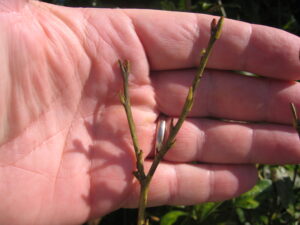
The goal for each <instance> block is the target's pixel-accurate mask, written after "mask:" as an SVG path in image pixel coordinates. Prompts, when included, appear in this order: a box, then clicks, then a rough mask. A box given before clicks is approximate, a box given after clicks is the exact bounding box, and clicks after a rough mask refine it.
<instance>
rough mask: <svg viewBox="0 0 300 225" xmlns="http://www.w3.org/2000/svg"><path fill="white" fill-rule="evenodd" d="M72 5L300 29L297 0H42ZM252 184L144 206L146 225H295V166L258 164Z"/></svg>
mask: <svg viewBox="0 0 300 225" xmlns="http://www.w3.org/2000/svg"><path fill="white" fill-rule="evenodd" d="M45 2H49V3H54V4H59V5H65V6H75V7H78V6H80V7H126V8H152V9H164V10H177V11H191V12H200V13H209V14H214V15H222V14H224V13H225V14H226V16H227V17H228V18H232V19H238V20H242V21H247V22H251V23H258V24H264V25H269V26H273V27H277V28H281V29H284V30H287V31H289V32H292V33H294V34H297V35H299V34H300V1H299V0H249V1H247V0H246V1H245V0H223V2H222V1H221V0H205V1H203V0H197V1H193V0H126V1H125V0H45ZM258 168H259V178H260V180H259V181H258V183H257V185H256V186H255V187H254V188H253V189H252V190H251V191H249V192H247V193H245V194H243V195H242V196H240V197H238V198H235V199H232V200H228V201H224V202H217V203H215V202H211V203H204V204H198V205H194V206H162V207H155V208H150V209H148V213H149V217H150V224H152V225H158V224H160V225H187V224H188V225H200V224H201V225H225V224H226V225H252V224H253V225H267V224H268V225H300V169H299V165H285V166H269V165H264V166H263V165H258ZM135 221H136V210H132V209H120V210H118V211H116V212H113V213H111V214H110V215H107V216H105V217H104V218H102V219H101V221H100V222H99V224H101V225H116V224H118V225H134V224H135Z"/></svg>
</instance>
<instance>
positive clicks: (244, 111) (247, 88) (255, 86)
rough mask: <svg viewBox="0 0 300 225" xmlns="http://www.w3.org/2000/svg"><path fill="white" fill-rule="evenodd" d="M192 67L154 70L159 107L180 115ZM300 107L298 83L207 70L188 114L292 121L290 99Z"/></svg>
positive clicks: (192, 71)
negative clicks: (176, 69) (187, 68)
mask: <svg viewBox="0 0 300 225" xmlns="http://www.w3.org/2000/svg"><path fill="white" fill-rule="evenodd" d="M195 73H196V72H195V71H194V70H180V71H164V72H162V71H160V72H153V75H152V84H153V87H154V90H155V93H156V101H157V104H158V109H159V111H161V112H163V113H164V114H166V115H170V116H179V114H180V111H181V108H182V106H183V104H184V101H185V99H186V95H187V92H188V87H189V86H190V85H191V83H192V79H193V77H194V75H195ZM290 102H294V103H295V104H296V106H297V107H300V84H299V83H296V82H292V81H281V82H280V81H278V80H274V79H263V78H254V77H247V76H241V75H237V74H234V73H232V72H225V71H217V70H209V71H207V72H206V74H205V75H204V77H203V78H202V79H201V82H200V86H199V89H198V91H197V92H196V99H195V104H194V105H193V109H192V112H191V113H190V116H202V117H204V116H210V117H218V118H224V119H231V120H242V121H267V122H272V123H283V124H291V121H292V114H291V111H290V107H289V103H290Z"/></svg>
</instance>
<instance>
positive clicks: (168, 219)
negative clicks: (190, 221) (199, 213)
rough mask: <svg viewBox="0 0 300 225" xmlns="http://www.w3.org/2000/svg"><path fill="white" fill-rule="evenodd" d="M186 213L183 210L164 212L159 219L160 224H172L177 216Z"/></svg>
mask: <svg viewBox="0 0 300 225" xmlns="http://www.w3.org/2000/svg"><path fill="white" fill-rule="evenodd" d="M185 215H187V213H186V212H184V211H171V212H168V213H167V214H165V215H164V216H163V217H162V218H161V221H160V225H172V224H174V223H175V222H176V221H177V220H178V218H179V217H181V216H185Z"/></svg>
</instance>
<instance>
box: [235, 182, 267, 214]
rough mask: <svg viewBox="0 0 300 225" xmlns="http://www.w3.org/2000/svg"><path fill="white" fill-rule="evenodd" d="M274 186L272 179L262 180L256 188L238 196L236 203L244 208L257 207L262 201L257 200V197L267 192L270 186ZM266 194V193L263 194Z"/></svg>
mask: <svg viewBox="0 0 300 225" xmlns="http://www.w3.org/2000/svg"><path fill="white" fill-rule="evenodd" d="M271 186H272V181H271V180H268V179H264V180H260V181H259V182H258V184H257V185H256V186H254V188H252V189H251V190H250V191H248V192H246V193H245V194H243V195H241V196H240V197H238V198H236V200H235V202H234V204H235V207H239V208H243V209H255V208H257V207H258V206H259V205H260V203H259V202H258V201H257V200H256V198H257V197H258V196H260V195H263V193H265V192H267V190H268V189H269V188H271ZM263 196H265V195H263Z"/></svg>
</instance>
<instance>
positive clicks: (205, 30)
mask: <svg viewBox="0 0 300 225" xmlns="http://www.w3.org/2000/svg"><path fill="white" fill-rule="evenodd" d="M125 12H126V14H127V15H128V16H129V17H130V18H131V19H132V22H133V24H134V27H135V30H136V32H137V34H138V36H139V38H140V40H141V42H142V44H143V46H144V48H145V52H146V54H147V57H148V60H149V64H150V69H151V70H171V69H183V68H191V67H195V66H197V64H198V62H199V58H200V54H199V51H200V50H201V49H203V48H205V47H206V44H207V42H208V39H209V36H210V23H211V20H212V19H213V18H214V16H210V15H204V14H193V13H182V12H167V11H155V10H125ZM299 48H300V38H299V37H297V36H295V35H293V34H290V33H287V32H285V31H283V30H279V29H275V28H271V27H267V26H262V25H254V24H249V23H244V22H240V21H235V20H230V19H226V20H225V21H224V26H223V31H222V35H221V38H220V39H219V40H218V41H217V43H216V44H215V47H214V50H213V53H212V55H211V58H210V60H209V63H208V67H209V68H214V69H222V70H243V71H249V72H252V73H255V74H259V75H262V76H267V77H273V78H277V79H285V80H297V79H300V72H299V71H300V61H299Z"/></svg>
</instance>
